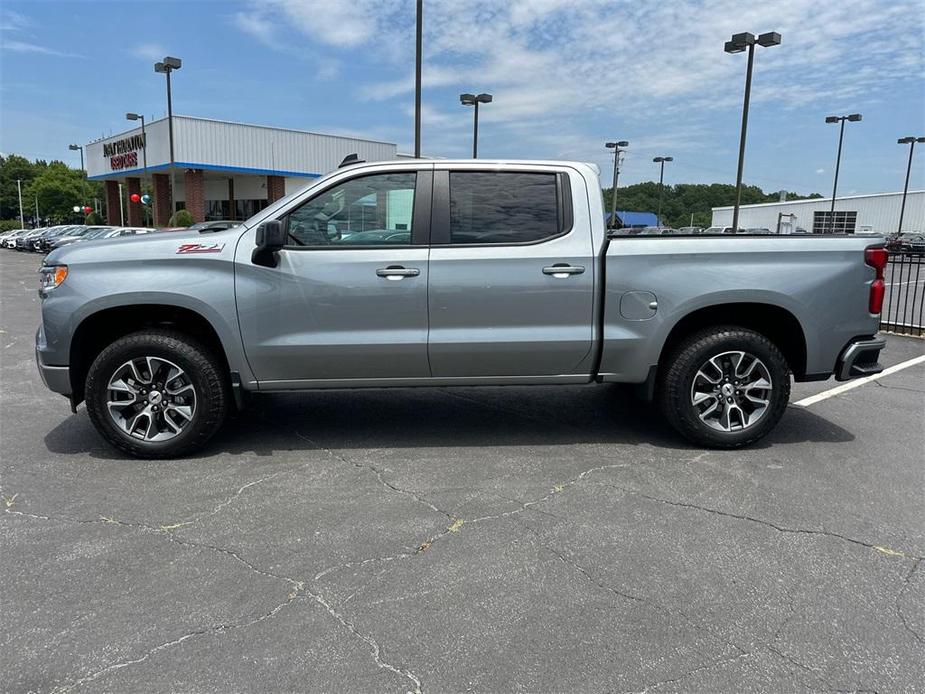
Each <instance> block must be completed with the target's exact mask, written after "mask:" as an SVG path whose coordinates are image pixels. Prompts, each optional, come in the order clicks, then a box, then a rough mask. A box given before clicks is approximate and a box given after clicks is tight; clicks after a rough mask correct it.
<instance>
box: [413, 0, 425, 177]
mask: <svg viewBox="0 0 925 694" xmlns="http://www.w3.org/2000/svg"><path fill="white" fill-rule="evenodd" d="M423 47H424V0H417V6H416V14H415V31H414V157H415V159H420V158H421V63H422V62H423Z"/></svg>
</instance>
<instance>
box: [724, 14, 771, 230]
mask: <svg viewBox="0 0 925 694" xmlns="http://www.w3.org/2000/svg"><path fill="white" fill-rule="evenodd" d="M756 43H757V44H758V45H759V46H765V47H769V46H777V45H779V44H780V34H778V33H777V32H775V31H769V32H767V33H764V34H761V35H760V36H758V38H757V39H756V38H755V35H754V34H750V33H748V32H744V33H741V34H733V35H732V38H731V39H730V40H729V41H726V44H725V46H724V47H723V50H725V51H726V53H741V52H742V51H744V50H746V49H748V63H747V66H746V68H745V99H744V100H743V102H742V131H741V133H740V134H739V166H738V168H737V170H736V202H735V207H733V208H732V228H733V230H734V231H735V230H737V229H738V228H739V206H740V205H741V201H742V171H743V170H744V168H745V135H746V131H747V130H748V104H749V101H750V99H751V94H752V66H753V65H754V62H755V44H756Z"/></svg>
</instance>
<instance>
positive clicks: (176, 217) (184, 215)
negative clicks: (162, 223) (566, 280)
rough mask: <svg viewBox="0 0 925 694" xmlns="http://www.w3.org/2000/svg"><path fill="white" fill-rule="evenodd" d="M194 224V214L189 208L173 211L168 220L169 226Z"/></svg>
mask: <svg viewBox="0 0 925 694" xmlns="http://www.w3.org/2000/svg"><path fill="white" fill-rule="evenodd" d="M192 225H193V215H191V214H190V213H189V210H177V211H176V212H174V213H173V216H172V217H171V218H170V221H169V222H167V226H171V227H188V226H192Z"/></svg>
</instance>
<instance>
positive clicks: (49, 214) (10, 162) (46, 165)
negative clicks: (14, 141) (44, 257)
mask: <svg viewBox="0 0 925 694" xmlns="http://www.w3.org/2000/svg"><path fill="white" fill-rule="evenodd" d="M17 179H18V180H19V181H20V184H21V186H22V210H23V217H24V218H25V220H26V225H27V226H42V225H46V224H64V223H68V222H71V223H77V222H82V221H83V220H84V216H85V215H84V213H83V212H80V213H75V212H74V207H75V206H80V207H85V206H89V207H92V208H94V211H96V212H98V213H99V212H101V210H97V209H96V208H97V206H98V204H99V206H102V205H104V204H105V200H104V198H105V195H104V187H103V184H102V183H101V182H99V181H88V180H87V175H86V173H85V172H84V171H81V170H80V169H72V168H70V167H69V166H68V165H67V164H65V163H64V162H62V161H57V160H55V161H51V162H48V161H45V160H44V159H36V160H34V161H29V160H28V159H26V158H25V157H21V156H19V155H17V154H10V155H7V156H0V229H7V228H17V229H18V228H19V191H18V189H17V184H16V181H17ZM36 205H37V206H38V219H36Z"/></svg>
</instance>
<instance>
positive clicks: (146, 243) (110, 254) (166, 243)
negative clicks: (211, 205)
mask: <svg viewBox="0 0 925 694" xmlns="http://www.w3.org/2000/svg"><path fill="white" fill-rule="evenodd" d="M245 231H247V229H246V227H244V226H243V225H242V226H238V227H233V228H231V229H226V230H225V231H215V232H209V233H207V234H201V233H199V232H198V231H190V232H185V231H179V232H178V231H161V232H153V233H150V234H142V235H140V236H122V237H119V238H113V239H99V240H93V241H82V242H80V243H71V244H69V245H66V246H63V247H61V248H56V249H55V250H53V251H52V252H51V253H49V254H48V255H47V256H46V257H45V264H46V265H76V264H78V263H106V262H126V261H140V262H146V261H161V262H162V261H165V260H169V259H176V260H177V261H182V260H183V259H184V257H189V256H199V257H203V256H205V257H213V258H217V257H231V258H233V257H234V247H235V245H236V244H237V241H238V238H240V236H241V234H243V233H245Z"/></svg>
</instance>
